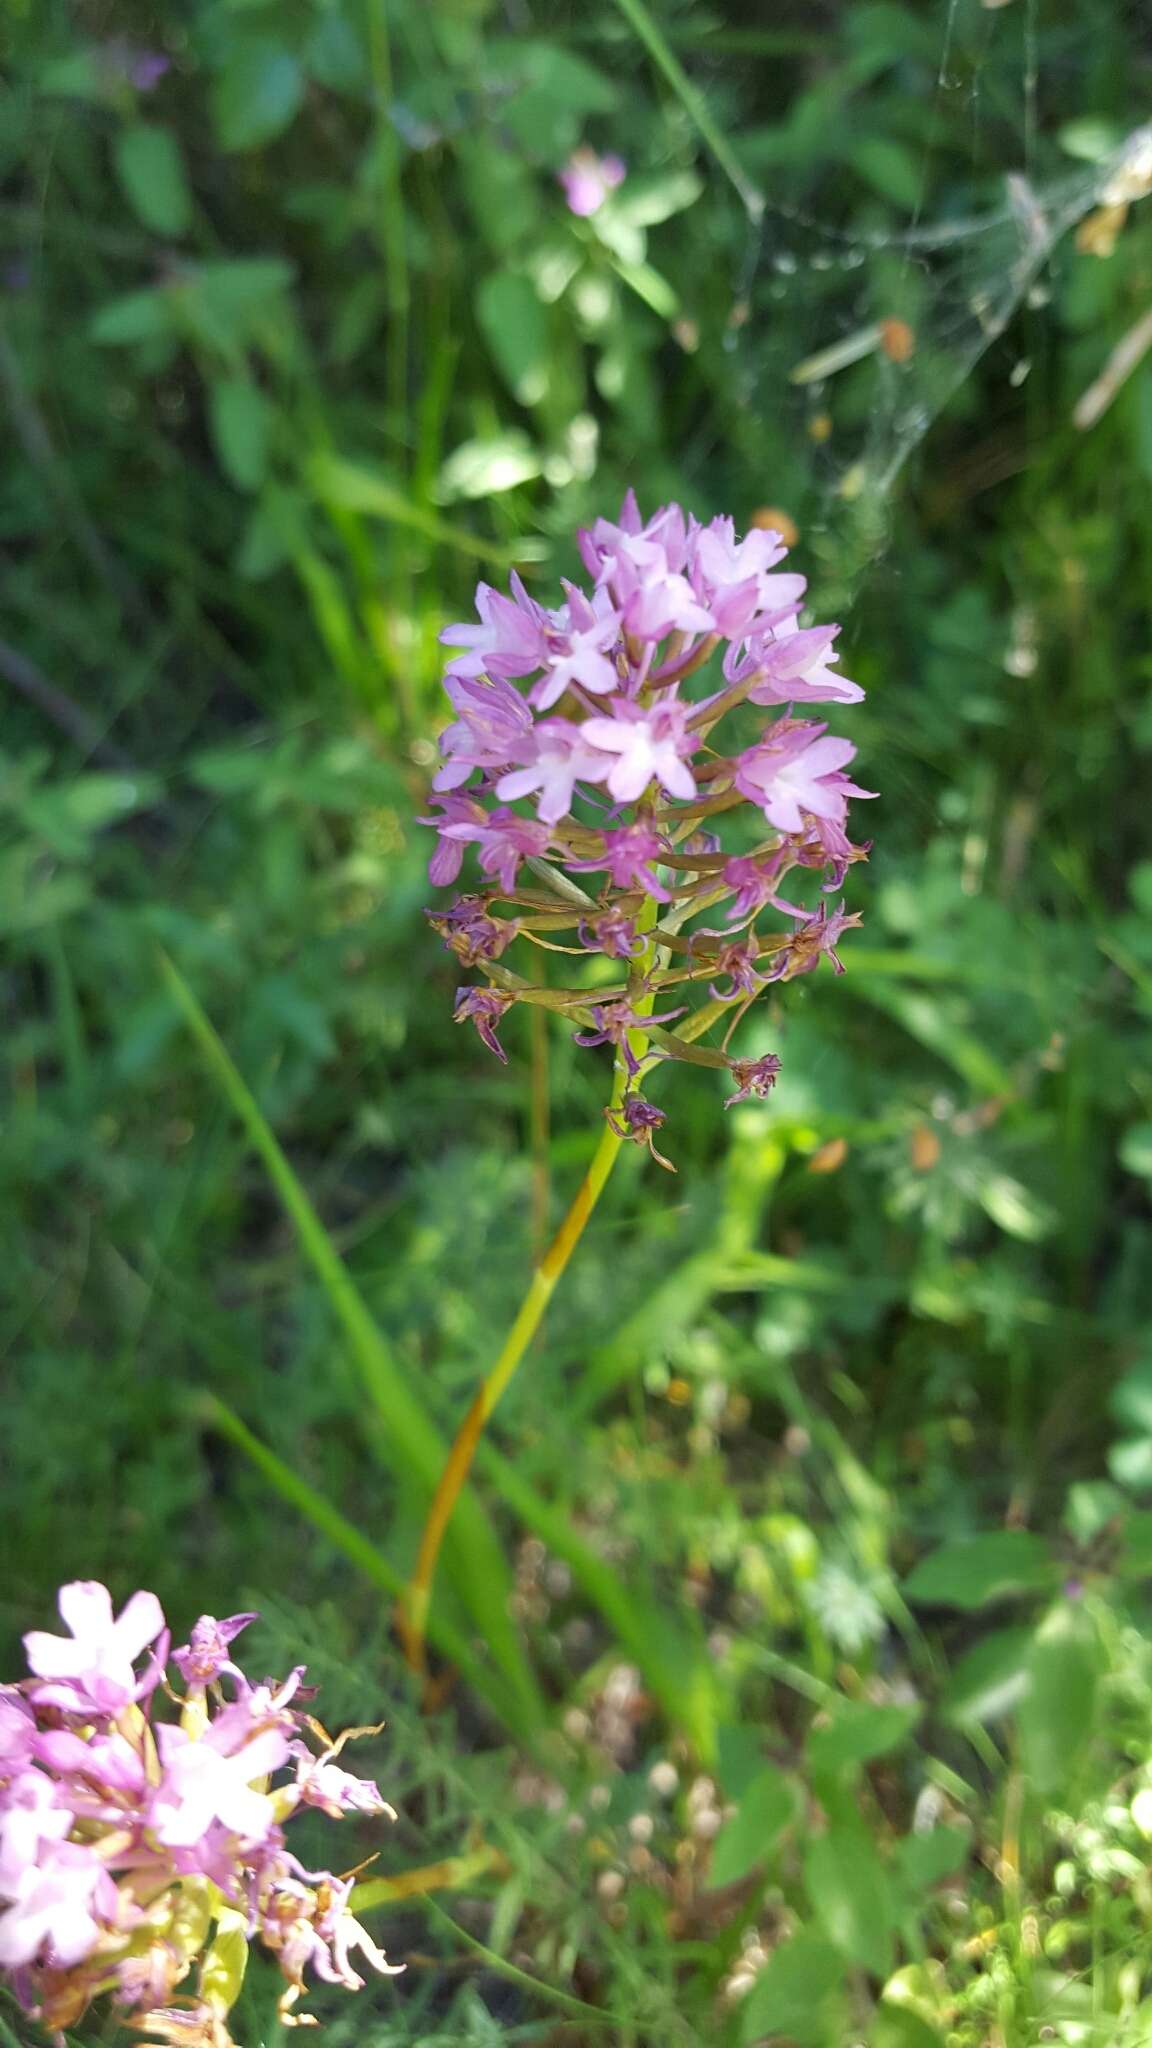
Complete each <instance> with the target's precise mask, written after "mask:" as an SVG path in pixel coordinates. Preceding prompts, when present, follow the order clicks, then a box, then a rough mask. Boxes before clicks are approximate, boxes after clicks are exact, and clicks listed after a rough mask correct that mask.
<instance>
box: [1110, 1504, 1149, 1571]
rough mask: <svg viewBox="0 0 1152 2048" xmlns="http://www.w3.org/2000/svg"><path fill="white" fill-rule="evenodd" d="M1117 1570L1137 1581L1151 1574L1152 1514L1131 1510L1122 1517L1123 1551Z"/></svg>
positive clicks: (1141, 1510)
mask: <svg viewBox="0 0 1152 2048" xmlns="http://www.w3.org/2000/svg"><path fill="white" fill-rule="evenodd" d="M1117 1570H1118V1571H1121V1572H1124V1573H1126V1574H1128V1575H1130V1576H1131V1577H1132V1578H1137V1579H1144V1578H1147V1577H1148V1576H1149V1575H1150V1574H1152V1514H1149V1513H1148V1512H1147V1511H1146V1510H1143V1509H1140V1508H1132V1509H1130V1510H1129V1512H1128V1513H1127V1514H1126V1515H1125V1517H1124V1531H1123V1549H1122V1550H1121V1553H1120V1557H1119V1560H1118V1563H1117Z"/></svg>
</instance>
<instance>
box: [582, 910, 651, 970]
mask: <svg viewBox="0 0 1152 2048" xmlns="http://www.w3.org/2000/svg"><path fill="white" fill-rule="evenodd" d="M580 944H581V945H582V946H587V948H588V950H589V952H590V953H603V955H604V957H605V959H606V960H638V959H639V958H640V955H641V953H642V952H643V951H644V947H645V944H646V941H645V939H644V937H643V935H642V933H640V932H638V931H637V929H636V925H635V922H634V920H633V919H632V918H630V917H628V916H626V915H625V913H624V911H622V910H617V909H613V910H605V911H604V912H602V914H601V915H600V916H599V917H593V918H584V917H582V918H581V920H580Z"/></svg>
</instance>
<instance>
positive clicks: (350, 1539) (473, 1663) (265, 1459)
mask: <svg viewBox="0 0 1152 2048" xmlns="http://www.w3.org/2000/svg"><path fill="white" fill-rule="evenodd" d="M189 1406H190V1411H191V1413H192V1415H193V1416H194V1417H195V1419H196V1420H197V1421H198V1422H201V1423H204V1424H206V1425H207V1426H208V1428H209V1429H214V1430H215V1431H216V1432H217V1434H218V1435H220V1436H222V1437H226V1438H227V1440H228V1442H229V1443H232V1444H235V1446H236V1448H237V1450H240V1451H243V1453H244V1456H245V1457H246V1458H248V1459H249V1460H250V1462H251V1463H252V1464H253V1465H254V1466H255V1467H256V1470H257V1471H258V1472H259V1473H261V1475H262V1476H263V1477H264V1478H265V1479H266V1480H267V1481H268V1484H269V1486H270V1487H271V1488H272V1489H273V1491H274V1492H276V1493H278V1494H279V1495H280V1497H281V1499H282V1500H285V1501H287V1502H288V1505H289V1507H292V1508H295V1509H296V1510H297V1512H298V1513H299V1514H301V1515H303V1516H304V1518H305V1520H306V1521H309V1522H311V1524H312V1527H313V1528H314V1529H315V1530H316V1531H317V1532H318V1534H319V1535H321V1536H322V1537H323V1538H324V1540H325V1542H327V1543H330V1544H331V1545H332V1548H333V1549H334V1550H338V1551H340V1553H341V1555H342V1556H344V1557H346V1558H348V1560H349V1562H350V1563H352V1564H354V1565H355V1566H356V1568H357V1570H358V1571H361V1572H363V1574H364V1576H365V1578H366V1579H369V1580H371V1582H372V1583H373V1585H376V1586H379V1587H380V1588H381V1590H382V1591H383V1592H385V1593H387V1594H388V1595H389V1596H390V1597H391V1598H396V1599H398V1598H399V1597H400V1596H401V1595H402V1594H403V1593H404V1591H405V1588H406V1585H407V1581H406V1580H405V1577H404V1574H403V1572H400V1571H397V1569H396V1567H395V1565H394V1564H392V1562H391V1561H390V1559H389V1558H388V1557H386V1556H385V1554H384V1552H383V1551H382V1550H379V1549H377V1546H376V1545H375V1544H374V1543H372V1542H371V1541H370V1540H369V1538H368V1537H367V1536H365V1535H364V1532H363V1530H361V1529H358V1528H357V1527H356V1525H355V1523H354V1522H350V1521H349V1520H348V1518H347V1516H346V1515H342V1514H341V1513H340V1510H339V1508H337V1507H334V1506H333V1505H332V1502H331V1501H330V1500H328V1499H326V1497H325V1496H324V1494H322V1493H318V1492H317V1490H316V1488H315V1487H314V1486H310V1485H309V1483H308V1481H307V1480H306V1479H302V1478H301V1477H300V1474H299V1473H298V1472H294V1471H293V1469H292V1467H291V1466H290V1465H286V1464H285V1463H284V1460H283V1459H282V1458H279V1457H277V1455H276V1452H275V1451H273V1450H270V1449H269V1447H268V1445H267V1444H266V1443H265V1442H264V1441H263V1439H262V1438H261V1437H258V1436H256V1435H255V1434H254V1432H253V1431H252V1430H250V1429H249V1428H248V1425H247V1423H245V1422H243V1421H241V1419H240V1417H239V1416H238V1415H237V1414H236V1413H235V1412H234V1410H233V1409H231V1408H229V1407H228V1406H227V1405H226V1403H225V1402H223V1401H221V1400H220V1399H219V1398H218V1397H217V1396H216V1395H215V1394H201V1393H197V1394H195V1395H194V1396H193V1398H192V1400H191V1402H190V1404H189ZM428 1633H429V1637H430V1638H431V1640H432V1642H433V1643H434V1644H435V1646H436V1648H437V1649H438V1650H439V1651H440V1652H441V1653H442V1655H444V1656H445V1657H450V1658H451V1660H452V1662H453V1663H454V1664H455V1665H457V1666H458V1668H459V1670H460V1671H461V1673H462V1674H463V1676H464V1677H465V1678H466V1679H467V1681H468V1683H469V1685H471V1686H472V1687H473V1688H474V1689H475V1691H476V1692H477V1693H478V1694H480V1696H481V1697H482V1698H485V1699H488V1700H489V1701H490V1703H491V1705H492V1706H493V1707H494V1708H495V1709H496V1711H497V1713H499V1714H500V1716H501V1718H502V1719H503V1720H506V1721H508V1722H509V1723H510V1725H512V1726H513V1727H515V1726H516V1704H515V1701H514V1699H513V1698H512V1697H511V1696H510V1694H509V1692H508V1690H507V1688H506V1687H505V1686H504V1685H501V1684H498V1683H496V1682H495V1673H494V1672H492V1671H490V1670H486V1669H485V1667H484V1666H483V1665H482V1664H481V1663H479V1661H478V1660H477V1658H476V1657H475V1656H474V1655H473V1653H472V1650H471V1648H470V1647H469V1644H468V1642H467V1640H466V1638H465V1637H464V1636H462V1635H461V1634H460V1632H459V1630H458V1629H455V1628H453V1626H452V1624H451V1622H448V1621H445V1620H444V1618H443V1616H442V1615H440V1614H435V1615H433V1616H432V1617H431V1619H430V1621H429V1626H428ZM521 1732H523V1733H528V1732H529V1731H528V1729H526V1728H525V1729H523V1730H522V1731H521Z"/></svg>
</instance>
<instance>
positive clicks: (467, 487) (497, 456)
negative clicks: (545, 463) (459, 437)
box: [436, 429, 542, 500]
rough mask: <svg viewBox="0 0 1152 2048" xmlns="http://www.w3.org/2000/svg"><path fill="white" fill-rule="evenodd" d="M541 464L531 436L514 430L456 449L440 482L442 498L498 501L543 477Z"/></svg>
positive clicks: (437, 483) (442, 472)
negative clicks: (533, 480) (502, 493)
mask: <svg viewBox="0 0 1152 2048" xmlns="http://www.w3.org/2000/svg"><path fill="white" fill-rule="evenodd" d="M541 467H542V465H541V461H540V457H539V455H538V454H537V452H536V450H535V449H534V448H533V446H532V443H531V441H530V440H529V439H528V436H527V434H519V433H517V432H516V431H515V430H514V429H513V430H510V431H509V432H508V433H507V434H493V435H490V436H487V437H485V438H483V439H479V440H475V441H463V442H461V444H460V446H459V448H454V449H453V451H452V453H451V455H450V456H449V457H448V460H447V461H446V462H445V464H444V466H443V468H442V469H441V471H440V474H439V476H438V478H437V479H436V488H437V492H438V494H439V496H441V497H442V498H446V499H449V500H451V499H453V498H495V497H499V495H500V493H501V492H502V491H514V490H515V489H516V488H517V486H518V485H519V484H526V483H530V482H531V481H532V479H533V477H537V476H539V475H540V471H541Z"/></svg>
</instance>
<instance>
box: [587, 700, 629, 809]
mask: <svg viewBox="0 0 1152 2048" xmlns="http://www.w3.org/2000/svg"><path fill="white" fill-rule="evenodd" d="M580 731H581V732H582V734H583V735H584V738H585V739H586V740H587V741H588V742H589V744H590V745H591V746H594V747H599V748H600V750H601V752H602V753H603V752H607V753H609V754H623V753H624V752H625V750H626V749H627V748H628V747H630V746H631V744H632V732H631V729H630V726H629V725H628V724H626V723H625V722H624V721H623V720H622V719H616V718H587V719H585V721H584V724H583V725H582V726H581V727H580ZM613 794H614V795H615V791H613Z"/></svg>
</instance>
